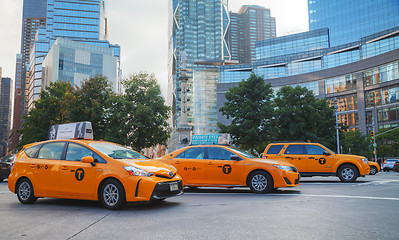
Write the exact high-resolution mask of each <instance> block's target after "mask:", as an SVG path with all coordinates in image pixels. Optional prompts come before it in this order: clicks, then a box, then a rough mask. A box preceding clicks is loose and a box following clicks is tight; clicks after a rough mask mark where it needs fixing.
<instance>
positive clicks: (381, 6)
mask: <svg viewBox="0 0 399 240" xmlns="http://www.w3.org/2000/svg"><path fill="white" fill-rule="evenodd" d="M308 12H309V30H316V29H320V28H328V29H329V30H330V41H331V46H333V47H334V46H338V45H342V44H347V43H351V42H356V41H358V39H360V38H362V37H365V36H368V35H372V34H374V33H377V32H381V31H383V30H387V29H390V28H392V27H395V26H398V22H399V14H398V12H399V2H398V1H397V0H367V1H363V0H352V1H346V0H334V1H330V0H308Z"/></svg>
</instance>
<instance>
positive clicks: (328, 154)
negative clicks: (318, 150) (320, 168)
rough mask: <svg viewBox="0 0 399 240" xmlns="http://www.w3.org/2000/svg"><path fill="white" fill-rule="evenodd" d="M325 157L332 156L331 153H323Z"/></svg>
mask: <svg viewBox="0 0 399 240" xmlns="http://www.w3.org/2000/svg"><path fill="white" fill-rule="evenodd" d="M323 155H326V156H330V155H331V153H329V152H327V151H324V152H323Z"/></svg>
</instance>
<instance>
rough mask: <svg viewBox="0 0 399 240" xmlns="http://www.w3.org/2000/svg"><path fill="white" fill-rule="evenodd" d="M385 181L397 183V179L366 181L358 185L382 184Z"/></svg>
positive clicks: (398, 181)
mask: <svg viewBox="0 0 399 240" xmlns="http://www.w3.org/2000/svg"><path fill="white" fill-rule="evenodd" d="M387 183H399V180H384V181H372V182H366V183H359V185H382V184H387Z"/></svg>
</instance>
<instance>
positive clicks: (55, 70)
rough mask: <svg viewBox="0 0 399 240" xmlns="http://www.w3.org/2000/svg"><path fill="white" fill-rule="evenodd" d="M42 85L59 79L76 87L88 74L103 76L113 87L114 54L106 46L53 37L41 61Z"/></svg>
mask: <svg viewBox="0 0 399 240" xmlns="http://www.w3.org/2000/svg"><path fill="white" fill-rule="evenodd" d="M42 66H43V81H42V84H44V86H48V85H50V83H51V82H53V81H54V80H62V81H65V82H69V83H71V85H77V86H80V84H81V82H82V81H83V80H85V79H89V78H90V77H91V76H95V75H104V76H105V77H107V78H108V81H109V83H110V85H111V86H112V88H113V89H116V88H117V79H118V75H117V68H118V66H117V57H115V56H114V53H113V50H112V49H111V48H108V47H102V46H96V45H91V44H87V43H81V42H77V41H72V40H69V39H65V38H57V40H56V41H55V43H54V44H53V46H52V47H51V49H50V51H49V52H48V54H47V55H46V58H45V59H44V61H43V64H42Z"/></svg>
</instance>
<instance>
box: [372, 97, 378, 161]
mask: <svg viewBox="0 0 399 240" xmlns="http://www.w3.org/2000/svg"><path fill="white" fill-rule="evenodd" d="M373 103H374V109H373V132H374V137H373V147H374V161H377V143H376V142H375V138H376V135H377V134H376V130H377V129H376V124H377V121H378V120H377V111H376V107H375V92H373Z"/></svg>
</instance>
